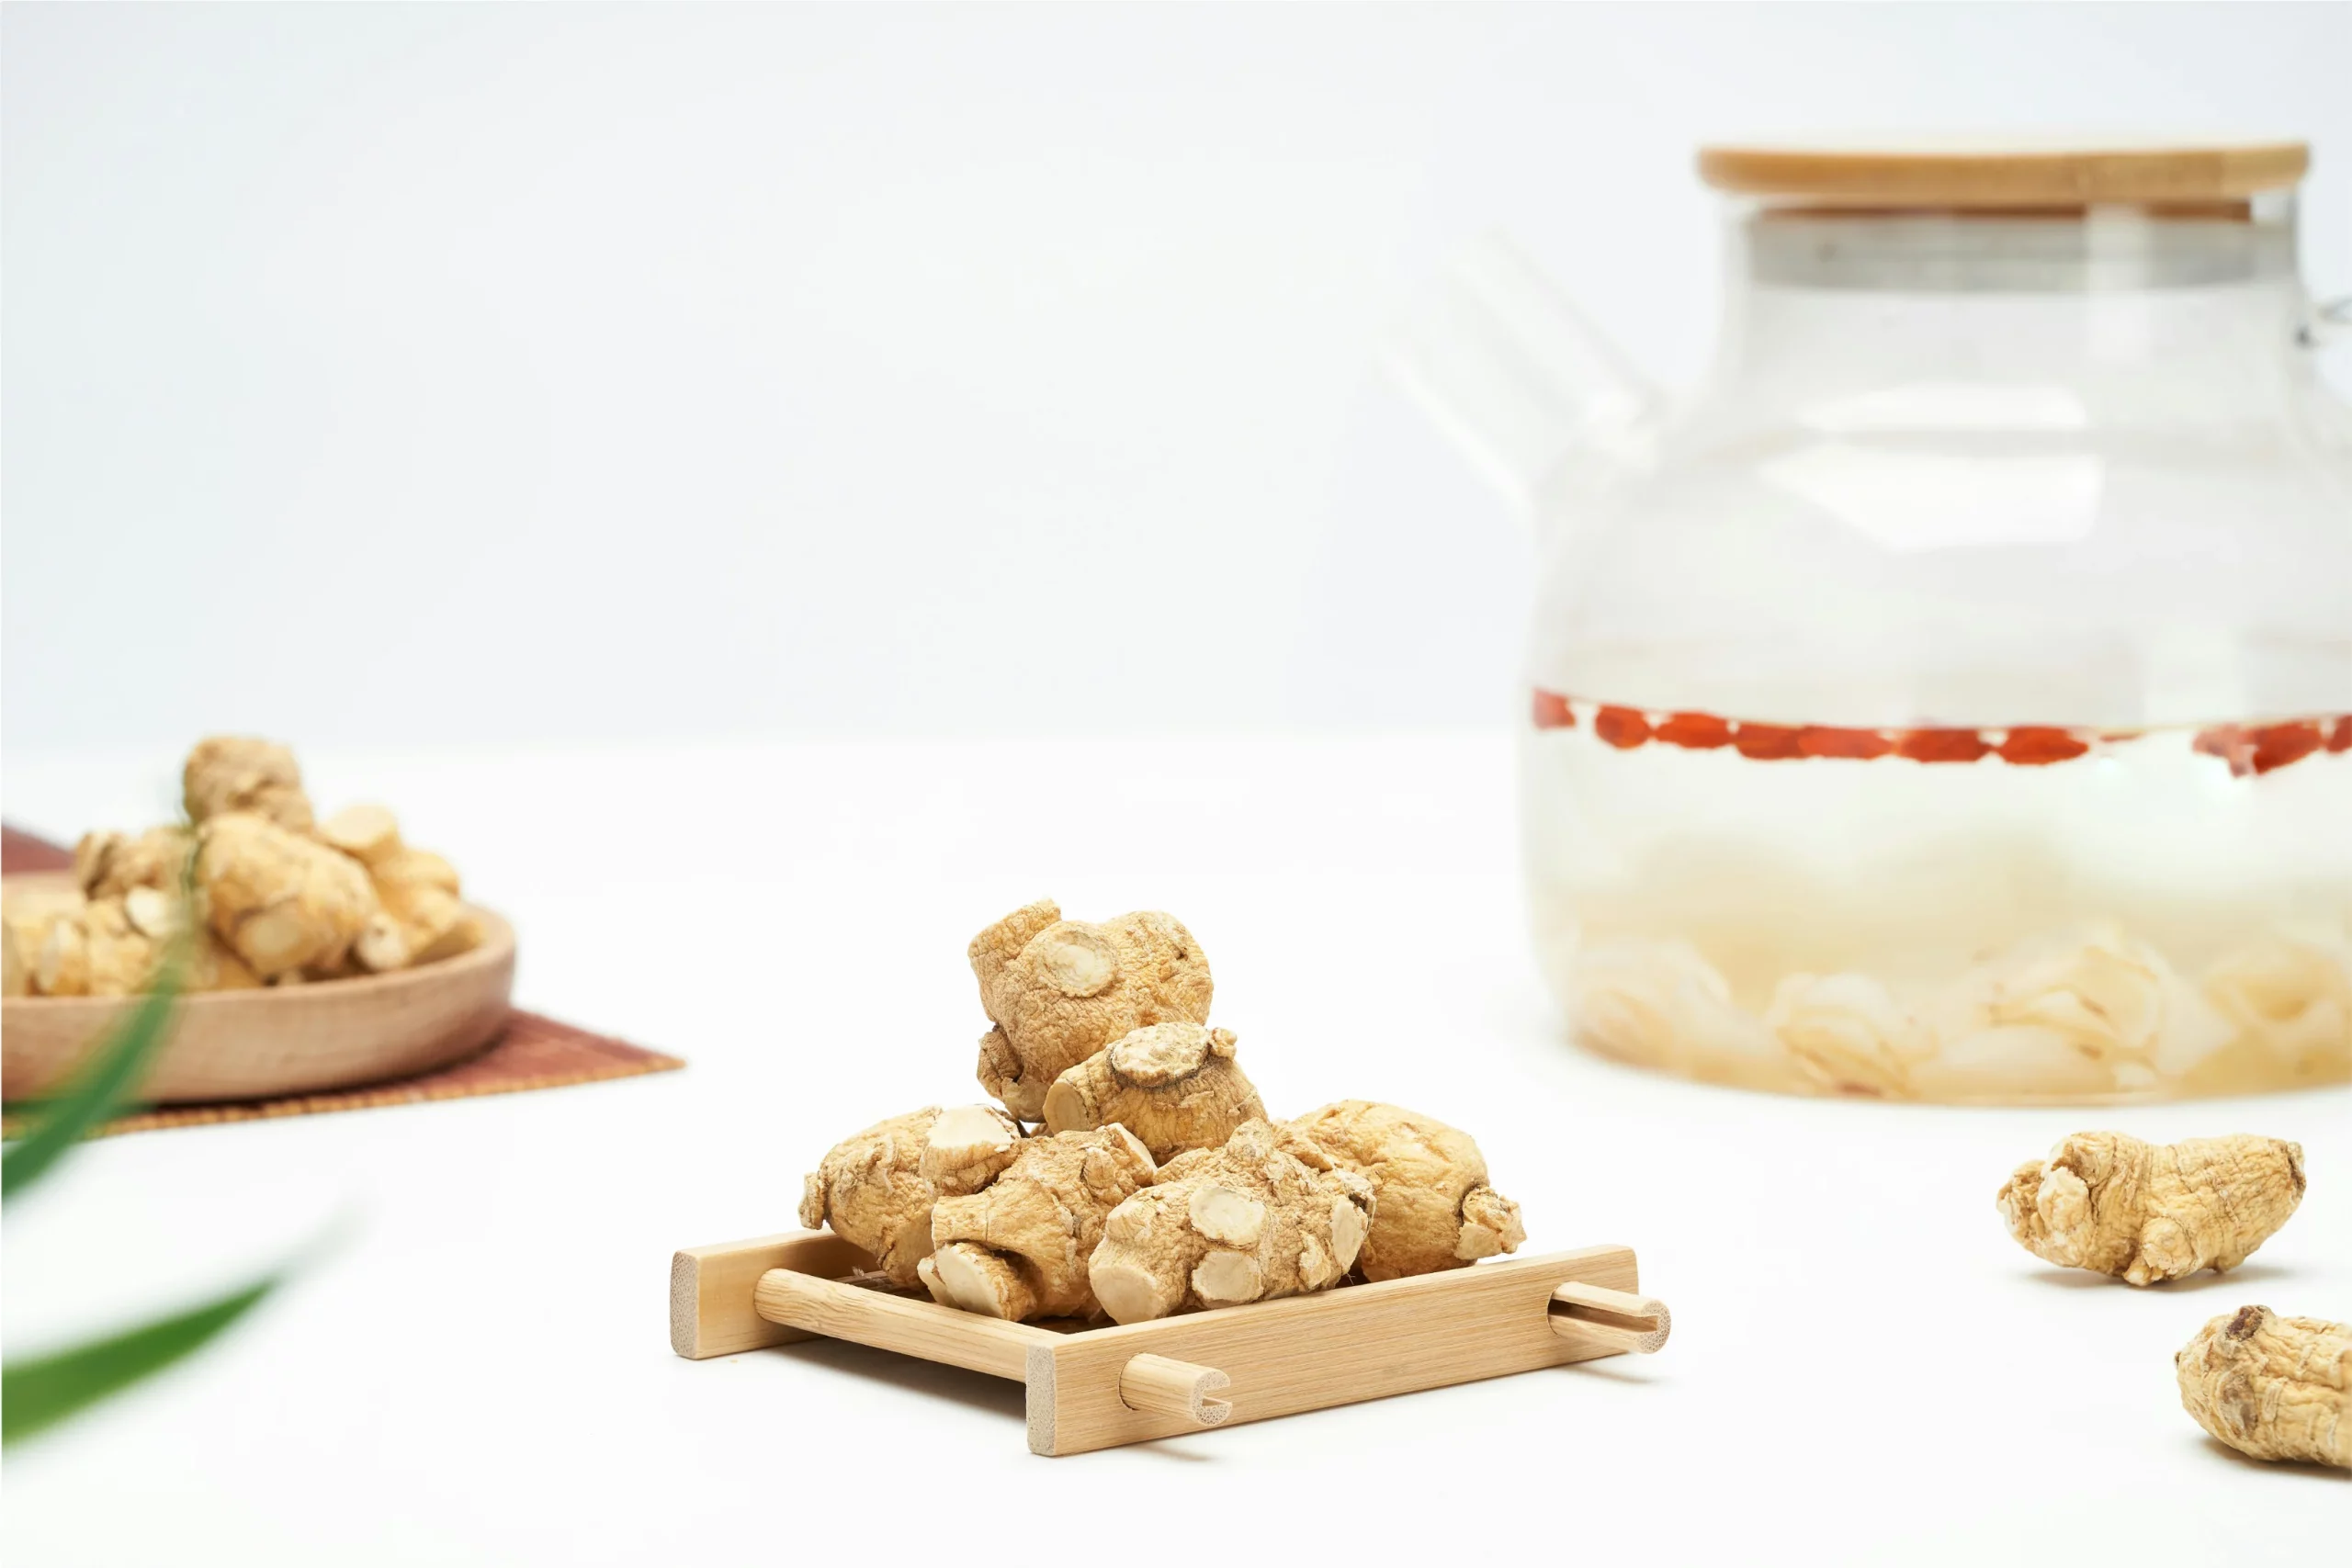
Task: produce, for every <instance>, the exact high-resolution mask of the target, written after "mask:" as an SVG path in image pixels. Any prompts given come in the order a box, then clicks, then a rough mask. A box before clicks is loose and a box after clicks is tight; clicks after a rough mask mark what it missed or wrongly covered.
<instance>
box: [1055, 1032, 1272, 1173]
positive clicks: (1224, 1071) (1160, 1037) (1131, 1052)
mask: <svg viewBox="0 0 2352 1568" xmlns="http://www.w3.org/2000/svg"><path fill="white" fill-rule="evenodd" d="M1265 1119H1266V1107H1265V1105H1264V1104H1263V1103H1262V1102H1261V1101H1260V1100H1259V1099H1258V1091H1257V1089H1254V1088H1253V1087H1251V1085H1250V1080H1249V1079H1248V1078H1246V1077H1243V1076H1242V1073H1241V1068H1240V1066H1239V1065H1238V1063H1237V1062H1235V1060H1234V1039H1233V1031H1231V1030H1229V1029H1211V1028H1209V1027H1208V1026H1207V1025H1206V1024H1202V1023H1155V1024H1151V1025H1149V1026H1148V1027H1146V1028H1143V1029H1138V1030H1136V1031H1135V1032H1132V1033H1129V1034H1127V1035H1125V1036H1124V1037H1122V1038H1121V1039H1119V1040H1118V1041H1116V1042H1114V1043H1113V1044H1112V1045H1111V1046H1110V1048H1109V1049H1107V1050H1103V1051H1097V1052H1096V1053H1095V1054H1094V1055H1091V1056H1089V1057H1088V1058H1086V1060H1084V1061H1083V1062H1080V1064H1079V1065H1078V1066H1074V1067H1072V1068H1070V1069H1069V1071H1068V1072H1066V1073H1064V1074H1062V1076H1061V1077H1057V1078H1056V1079H1055V1080H1054V1087H1053V1088H1051V1089H1047V1090H1046V1131H1047V1132H1048V1133H1080V1132H1087V1131H1091V1129H1093V1128H1096V1127H1107V1126H1109V1125H1111V1124H1112V1123H1113V1122H1116V1123H1118V1124H1119V1125H1120V1126H1123V1127H1125V1129H1126V1130H1127V1131H1128V1132H1130V1133H1133V1134H1135V1135H1136V1137H1137V1138H1139V1139H1141V1140H1142V1141H1143V1146H1144V1147H1145V1148H1148V1149H1149V1150H1150V1151H1151V1157H1152V1158H1153V1159H1154V1160H1156V1161H1160V1162H1163V1163H1164V1162H1166V1161H1168V1160H1171V1159H1173V1158H1175V1157H1176V1156H1178V1155H1181V1154H1183V1153H1185V1152H1187V1151H1188V1150H1192V1149H1214V1148H1216V1147H1219V1146H1220V1145H1223V1144H1224V1142H1225V1141H1226V1139H1227V1138H1229V1137H1231V1136H1233V1130H1234V1129H1235V1128H1236V1127H1238V1126H1240V1125H1241V1123H1243V1122H1250V1121H1258V1122H1262V1121H1264V1120H1265Z"/></svg>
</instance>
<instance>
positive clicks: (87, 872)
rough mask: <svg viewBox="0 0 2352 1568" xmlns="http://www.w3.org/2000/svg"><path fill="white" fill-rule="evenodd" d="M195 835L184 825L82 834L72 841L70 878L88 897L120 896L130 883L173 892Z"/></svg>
mask: <svg viewBox="0 0 2352 1568" xmlns="http://www.w3.org/2000/svg"><path fill="white" fill-rule="evenodd" d="M195 852H196V838H195V836H194V835H193V834H191V833H190V832H188V830H187V829H185V828H177V827H164V828H150V829H147V831H145V832H143V833H140V834H137V835H135V836H134V835H132V834H130V833H113V832H96V833H85V834H83V835H82V841H81V842H80V843H78V844H76V845H74V880H75V881H76V882H79V883H80V884H81V885H82V891H83V893H84V894H85V895H86V896H87V897H90V898H93V899H98V898H119V897H123V896H124V895H126V894H128V893H130V892H131V891H132V890H133V889H135V888H140V887H152V888H155V889H158V890H161V891H163V892H166V893H176V892H177V891H178V890H179V888H180V886H181V883H182V881H183V880H184V879H185V878H186V877H187V874H188V857H189V856H190V855H192V854H194V853H195Z"/></svg>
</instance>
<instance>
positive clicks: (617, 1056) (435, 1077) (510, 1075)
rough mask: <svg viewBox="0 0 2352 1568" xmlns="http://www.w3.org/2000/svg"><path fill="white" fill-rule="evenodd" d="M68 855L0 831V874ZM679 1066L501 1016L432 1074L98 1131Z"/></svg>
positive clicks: (168, 1110) (54, 865)
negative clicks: (473, 1048) (487, 1037)
mask: <svg viewBox="0 0 2352 1568" xmlns="http://www.w3.org/2000/svg"><path fill="white" fill-rule="evenodd" d="M73 865H74V853H73V852H72V851H70V850H67V849H63V848H62V847H60V846H59V845H56V844H52V843H51V842H50V841H49V840H46V839H42V838H37V837H35V836H34V835H33V834H30V833H24V832H19V831H18V830H17V829H14V828H9V827H5V826H0V872H18V871H65V870H71V869H72V868H73ZM685 1065H686V1064H685V1063H684V1062H683V1061H681V1060H679V1059H678V1058H677V1057H675V1056H670V1055H663V1054H662V1053H661V1052H659V1051H649V1050H647V1049H645V1047H643V1046H642V1045H631V1044H630V1043H628V1042H627V1041H625V1040H616V1039H614V1038H612V1037H611V1036H610V1035H605V1034H591V1033H590V1032H588V1031H586V1030H584V1029H577V1028H574V1027H573V1026H572V1025H571V1024H569V1023H560V1022H558V1021H556V1020H554V1019H551V1018H545V1017H542V1016H541V1015H539V1014H537V1013H535V1012H524V1011H521V1010H516V1011H515V1012H514V1013H513V1014H511V1015H509V1017H508V1019H507V1021H506V1028H505V1029H504V1030H503V1032H501V1033H500V1034H499V1036H498V1038H497V1039H495V1040H493V1041H492V1042H491V1043H489V1044H488V1045H487V1046H485V1047H484V1048H483V1049H481V1051H479V1052H477V1053H475V1054H474V1055H470V1056H469V1057H467V1058H466V1059H465V1060H464V1061H462V1062H458V1063H457V1064H456V1065H454V1066H447V1067H443V1068H442V1069H440V1070H439V1071H438V1072H432V1073H421V1074H419V1075H418V1076H416V1077H413V1078H395V1079H393V1080H391V1081H390V1082H389V1083H379V1084H370V1085H368V1087H366V1088H364V1089H338V1090H336V1091H334V1093H332V1094H298V1095H289V1096H288V1097H287V1098H285V1099H283V1100H234V1101H223V1102H220V1103H217V1104H211V1105H166V1106H160V1107H158V1108H156V1109H155V1110H153V1111H139V1112H137V1113H135V1114H133V1115H130V1116H122V1117H118V1118H116V1119H115V1120H114V1121H112V1122H107V1124H106V1125H105V1126H104V1127H102V1128H100V1129H99V1130H98V1134H97V1135H98V1136H100V1137H105V1136H107V1135H109V1134H115V1133H144V1132H149V1131H151V1130H153V1129H154V1128H158V1127H200V1126H205V1125H207V1124H209V1123H211V1122H259V1121H262V1120H265V1119H266V1118H268V1117H272V1116H308V1115H311V1114H313V1113H316V1112H320V1111H366V1110H369V1109H372V1108H373V1107H376V1106H379V1105H417V1104H422V1103H424V1101H426V1100H462V1099H465V1098H467V1097H468V1096H470V1095H477V1094H514V1093H516V1092H518V1091H520V1090H523V1089H561V1088H564V1087H566V1086H567V1085H571V1084H582V1083H598V1082H601V1081H602V1080H604V1079H605V1078H628V1077H637V1076H638V1075H639V1074H640V1073H666V1072H668V1071H669V1070H670V1069H672V1068H673V1067H683V1066H685Z"/></svg>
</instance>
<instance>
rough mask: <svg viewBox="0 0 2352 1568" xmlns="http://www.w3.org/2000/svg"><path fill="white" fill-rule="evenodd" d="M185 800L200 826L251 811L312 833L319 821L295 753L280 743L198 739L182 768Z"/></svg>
mask: <svg viewBox="0 0 2352 1568" xmlns="http://www.w3.org/2000/svg"><path fill="white" fill-rule="evenodd" d="M180 796H181V800H182V802H183V803H184V804H185V805H186V806H187V817H188V820H189V821H191V822H195V823H198V824H202V823H205V822H209V821H210V820H211V819H212V818H215V817H220V816H225V815H227V814H228V813H230V812H232V811H245V812H251V813H253V814H254V815H255V816H258V817H266V818H268V819H269V820H270V821H272V822H275V823H276V824H277V826H279V827H281V828H284V829H287V830H288V831H289V832H295V833H307V832H309V831H310V830H311V823H312V821H313V820H314V819H315V818H313V817H312V815H311V797H310V796H309V795H304V794H303V793H302V770H301V768H300V766H298V765H297V764H296V762H295V761H294V753H293V752H292V751H289V750H287V749H286V748H285V747H283V746H280V745H278V744H277V742H276V741H274V740H255V739H250V738H249V737H245V736H241V735H215V736H212V737H210V738H209V739H203V740H199V741H198V742H197V743H196V749H195V750H192V751H190V752H189V753H188V754H187V765H186V766H184V767H183V768H182V769H181V770H180Z"/></svg>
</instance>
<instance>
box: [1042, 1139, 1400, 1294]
mask: <svg viewBox="0 0 2352 1568" xmlns="http://www.w3.org/2000/svg"><path fill="white" fill-rule="evenodd" d="M1373 1219H1374V1206H1373V1194H1372V1183H1370V1182H1369V1181H1366V1180H1365V1179H1363V1177H1361V1176H1358V1175H1356V1174H1355V1173H1354V1172H1353V1171H1350V1170H1341V1169H1339V1168H1336V1167H1335V1166H1334V1165H1333V1164H1332V1162H1331V1158H1330V1156H1329V1155H1327V1154H1326V1153H1324V1151H1323V1149H1322V1148H1321V1146H1320V1145H1317V1144H1316V1143H1315V1142H1314V1141H1313V1140H1312V1139H1309V1138H1306V1137H1302V1136H1300V1135H1299V1134H1295V1133H1293V1132H1291V1131H1290V1130H1289V1129H1287V1128H1283V1127H1276V1126H1272V1125H1269V1124H1268V1123H1266V1122H1244V1123H1242V1125H1241V1126H1240V1127H1239V1128H1238V1129H1237V1130H1236V1131H1235V1133H1234V1134H1233V1136H1232V1137H1230V1138H1228V1139H1227V1140H1226V1144H1225V1146H1224V1147H1223V1148H1217V1149H1197V1150H1195V1151H1193V1153H1191V1154H1184V1155H1178V1156H1176V1157H1175V1158H1174V1159H1172V1160H1170V1161H1169V1162H1168V1164H1167V1165H1166V1166H1165V1167H1164V1168H1162V1169H1161V1170H1160V1172H1159V1181H1158V1182H1157V1183H1156V1184H1154V1185H1153V1186H1150V1187H1147V1188H1145V1189H1144V1190H1142V1191H1140V1192H1138V1193H1136V1195H1135V1196H1134V1197H1132V1198H1130V1199H1128V1200H1127V1201H1125V1202H1124V1203H1122V1204H1120V1205H1119V1206H1118V1207H1117V1208H1115V1209H1114V1210H1112V1211H1111V1217H1110V1218H1109V1219H1108V1220H1107V1221H1105V1222H1104V1224H1103V1244H1102V1245H1101V1246H1100V1247H1096V1248H1095V1249H1094V1256H1093V1257H1092V1258H1091V1259H1089V1260H1088V1265H1087V1276H1088V1279H1089V1280H1090V1281H1091V1283H1092V1285H1093V1287H1094V1295H1095V1299H1096V1300H1097V1301H1099V1302H1101V1303H1102V1304H1103V1311H1105V1312H1107V1313H1109V1314H1111V1315H1112V1316H1113V1317H1114V1318H1116V1319H1118V1321H1120V1322H1121V1323H1141V1322H1144V1321H1146V1320H1147V1319H1150V1318H1155V1317H1165V1316H1167V1315H1168V1314H1170V1313H1172V1312H1177V1311H1180V1310H1182V1309H1183V1308H1186V1307H1221V1306H1235V1305H1238V1304H1239V1303H1243V1302H1256V1301H1272V1300H1273V1299H1274V1298H1276V1297H1280V1296H1295V1295H1302V1294H1304V1293H1306V1292H1310V1291H1320V1290H1323V1289H1326V1288H1327V1287H1329V1286H1331V1285H1335V1284H1337V1283H1339V1282H1340V1280H1341V1279H1343V1278H1345V1277H1346V1275H1347V1272H1348V1270H1349V1269H1351V1268H1352V1267H1354V1265H1355V1261H1356V1254H1357V1252H1358V1251H1359V1250H1360V1249H1361V1248H1362V1247H1363V1238H1364V1235H1365V1234H1366V1233H1367V1232H1368V1231H1369V1230H1370V1229H1371V1227H1372V1224H1373Z"/></svg>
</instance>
